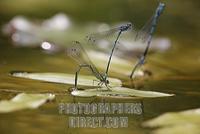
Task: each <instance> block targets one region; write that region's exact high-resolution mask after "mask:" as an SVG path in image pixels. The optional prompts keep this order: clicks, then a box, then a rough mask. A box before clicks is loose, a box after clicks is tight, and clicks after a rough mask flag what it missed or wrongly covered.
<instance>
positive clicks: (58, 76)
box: [12, 72, 122, 86]
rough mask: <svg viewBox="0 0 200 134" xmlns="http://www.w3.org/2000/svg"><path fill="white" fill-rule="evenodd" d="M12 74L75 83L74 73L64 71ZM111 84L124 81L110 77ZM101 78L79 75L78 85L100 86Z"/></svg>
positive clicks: (119, 84) (117, 84)
mask: <svg viewBox="0 0 200 134" xmlns="http://www.w3.org/2000/svg"><path fill="white" fill-rule="evenodd" d="M12 76H15V77H21V78H28V79H34V80H42V81H47V82H55V83H64V84H71V85H74V80H75V79H74V78H75V75H74V74H64V73H27V72H14V73H12ZM108 80H109V85H110V86H121V85H122V82H121V80H119V79H116V78H108ZM98 83H99V80H98V79H97V78H96V77H94V76H88V75H79V77H78V85H81V86H98Z"/></svg>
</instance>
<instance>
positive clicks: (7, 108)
mask: <svg viewBox="0 0 200 134" xmlns="http://www.w3.org/2000/svg"><path fill="white" fill-rule="evenodd" d="M54 98H55V95H53V94H26V93H20V94H18V95H17V96H15V97H14V98H12V99H11V100H2V101H0V113H8V112H13V111H18V110H22V109H35V108H38V107H39V106H41V105H42V104H44V103H45V102H46V101H48V100H53V99H54Z"/></svg>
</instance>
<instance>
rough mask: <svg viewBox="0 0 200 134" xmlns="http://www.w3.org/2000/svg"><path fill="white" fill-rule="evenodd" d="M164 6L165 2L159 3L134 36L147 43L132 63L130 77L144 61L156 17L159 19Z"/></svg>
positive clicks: (155, 23)
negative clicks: (136, 60) (135, 61)
mask: <svg viewBox="0 0 200 134" xmlns="http://www.w3.org/2000/svg"><path fill="white" fill-rule="evenodd" d="M164 8H165V4H164V3H159V5H158V7H157V9H156V11H155V13H154V15H153V16H152V17H151V19H150V20H149V21H148V22H147V23H146V24H145V25H144V26H143V27H142V29H141V30H140V31H139V32H138V33H137V34H136V36H135V40H141V41H142V42H143V43H147V46H146V48H145V50H144V53H143V54H142V56H141V57H140V58H139V60H138V62H137V63H136V64H135V65H134V67H133V70H132V72H131V75H130V78H132V77H133V75H134V72H135V71H136V69H137V68H138V67H139V66H142V65H143V64H144V62H145V59H146V56H147V53H148V50H149V47H150V44H151V40H152V37H153V34H154V32H155V30H156V26H157V24H158V19H159V17H160V15H161V14H162V12H163V10H164Z"/></svg>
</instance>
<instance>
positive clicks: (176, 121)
mask: <svg viewBox="0 0 200 134" xmlns="http://www.w3.org/2000/svg"><path fill="white" fill-rule="evenodd" d="M199 124H200V109H193V110H187V111H182V112H171V113H165V114H163V115H161V116H159V117H157V118H155V119H151V120H149V121H146V122H145V123H143V126H146V127H156V128H157V129H156V130H154V131H153V133H155V134H167V133H168V134H199V133H200V127H199Z"/></svg>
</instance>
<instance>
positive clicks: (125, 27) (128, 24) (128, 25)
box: [120, 23, 132, 32]
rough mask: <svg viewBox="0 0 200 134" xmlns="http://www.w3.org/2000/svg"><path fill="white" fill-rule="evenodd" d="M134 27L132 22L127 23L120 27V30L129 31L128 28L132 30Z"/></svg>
mask: <svg viewBox="0 0 200 134" xmlns="http://www.w3.org/2000/svg"><path fill="white" fill-rule="evenodd" d="M131 28H132V24H131V23H127V24H125V25H122V26H121V27H120V30H121V31H122V32H123V31H127V30H130V29H131Z"/></svg>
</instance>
